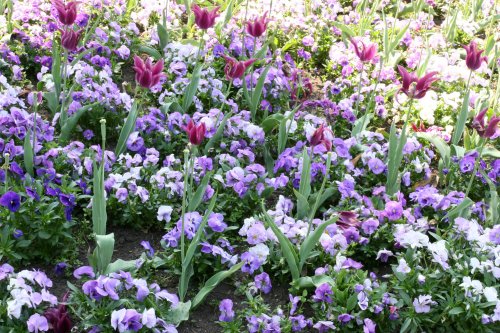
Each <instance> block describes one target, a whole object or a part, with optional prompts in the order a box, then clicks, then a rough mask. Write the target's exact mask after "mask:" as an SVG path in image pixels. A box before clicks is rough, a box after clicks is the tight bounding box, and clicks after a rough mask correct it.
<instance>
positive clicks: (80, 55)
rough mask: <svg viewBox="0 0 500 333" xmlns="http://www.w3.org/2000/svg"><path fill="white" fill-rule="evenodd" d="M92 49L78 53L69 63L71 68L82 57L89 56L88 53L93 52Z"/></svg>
mask: <svg viewBox="0 0 500 333" xmlns="http://www.w3.org/2000/svg"><path fill="white" fill-rule="evenodd" d="M94 50H95V49H94V48H90V49H86V50H85V51H83V52H81V53H79V54H78V55H77V56H76V57H75V58H73V61H71V64H70V66H71V67H73V66H75V65H76V64H77V63H78V62H79V61H80V60H82V58H83V57H84V56H86V55H87V54H89V53H90V52H92V51H94Z"/></svg>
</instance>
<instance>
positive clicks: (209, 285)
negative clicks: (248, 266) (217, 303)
mask: <svg viewBox="0 0 500 333" xmlns="http://www.w3.org/2000/svg"><path fill="white" fill-rule="evenodd" d="M242 266H243V262H240V263H238V264H236V265H234V266H233V267H231V268H230V269H228V270H225V271H221V272H218V273H216V274H214V275H213V276H212V277H211V278H210V279H208V280H207V282H205V285H204V286H203V288H201V289H200V291H198V293H197V294H196V296H195V297H194V298H193V300H192V305H191V310H194V309H196V308H197V307H198V306H199V305H200V304H201V303H202V302H203V300H204V299H205V298H206V297H207V295H208V294H209V293H210V292H211V291H212V290H214V289H215V287H217V286H218V285H219V284H220V283H221V282H222V281H224V280H225V279H227V278H228V277H230V276H231V275H233V274H234V273H236V272H237V271H238V270H239V269H240V268H241V267H242Z"/></svg>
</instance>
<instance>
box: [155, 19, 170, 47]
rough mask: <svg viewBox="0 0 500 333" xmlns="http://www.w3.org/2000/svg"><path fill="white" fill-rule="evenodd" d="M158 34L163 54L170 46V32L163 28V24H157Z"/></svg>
mask: <svg viewBox="0 0 500 333" xmlns="http://www.w3.org/2000/svg"><path fill="white" fill-rule="evenodd" d="M156 32H157V33H158V39H159V41H160V50H161V51H162V52H163V50H164V49H165V47H166V46H167V44H168V32H167V29H166V28H165V27H164V26H163V24H161V23H158V24H156Z"/></svg>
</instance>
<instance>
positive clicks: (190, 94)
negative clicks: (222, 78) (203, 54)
mask: <svg viewBox="0 0 500 333" xmlns="http://www.w3.org/2000/svg"><path fill="white" fill-rule="evenodd" d="M202 68H203V64H198V65H197V66H196V67H195V69H194V71H193V75H192V76H191V81H190V82H189V84H188V85H187V87H186V90H184V94H183V97H182V109H183V110H184V112H185V113H187V112H188V109H189V107H190V106H191V104H192V103H193V98H194V96H195V94H196V92H197V91H198V85H199V84H200V78H201V69H202Z"/></svg>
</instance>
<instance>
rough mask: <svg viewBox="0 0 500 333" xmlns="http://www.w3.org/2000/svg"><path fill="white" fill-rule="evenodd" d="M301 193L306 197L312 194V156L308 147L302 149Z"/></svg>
mask: <svg viewBox="0 0 500 333" xmlns="http://www.w3.org/2000/svg"><path fill="white" fill-rule="evenodd" d="M299 193H300V194H301V195H302V196H304V197H305V198H306V200H307V199H308V198H309V195H310V194H311V158H310V157H309V154H308V153H307V147H304V150H303V151H302V172H301V174H300V183H299Z"/></svg>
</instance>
